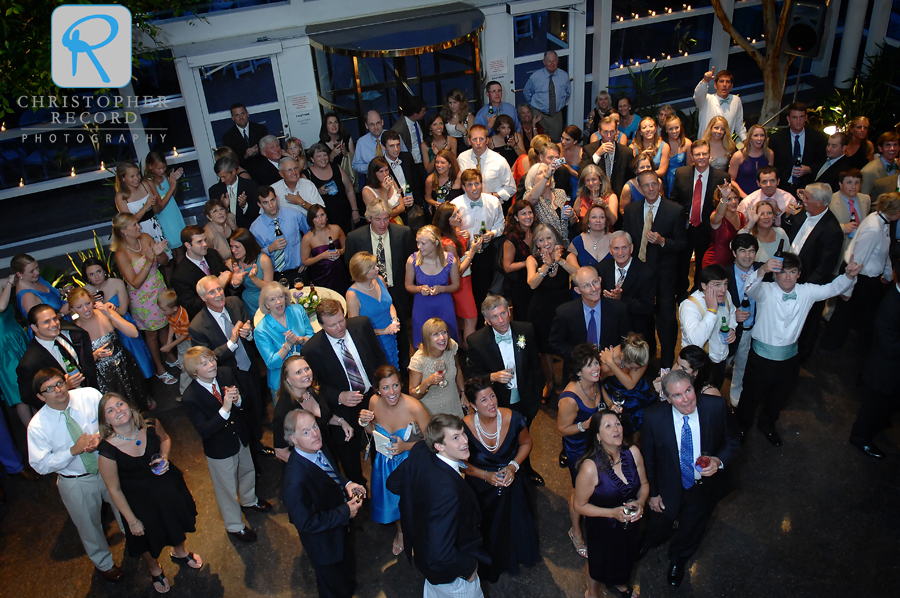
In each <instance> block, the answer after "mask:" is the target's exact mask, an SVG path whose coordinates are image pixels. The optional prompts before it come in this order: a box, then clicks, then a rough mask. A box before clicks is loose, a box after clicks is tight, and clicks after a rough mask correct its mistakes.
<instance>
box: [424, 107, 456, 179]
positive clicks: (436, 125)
mask: <svg viewBox="0 0 900 598" xmlns="http://www.w3.org/2000/svg"><path fill="white" fill-rule="evenodd" d="M420 149H421V151H422V165H423V166H425V172H427V173H428V174H431V173H432V172H434V160H435V158H437V156H438V154H439V153H441V152H442V151H445V150H446V151H448V152H450V154H451V155H452V156H453V157H454V159H455V158H456V139H454V138H453V137H451V136H449V135H447V133H446V129H445V127H444V117H443V116H441V113H440V112H437V113H435V114H432V115H431V116H430V117H428V119H426V121H425V127H423V137H422V145H421V146H420ZM457 170H458V169H457Z"/></svg>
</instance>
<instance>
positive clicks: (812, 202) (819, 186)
mask: <svg viewBox="0 0 900 598" xmlns="http://www.w3.org/2000/svg"><path fill="white" fill-rule="evenodd" d="M799 195H800V199H801V201H802V202H803V207H804V208H805V210H803V211H799V212H797V211H795V210H799V207H797V208H796V209H795V210H790V211H789V212H788V213H786V214H785V215H784V216H783V217H782V219H781V222H782V224H783V227H782V228H784V230H785V232H786V233H787V234H788V238H789V239H790V240H791V253H793V254H795V255H798V256H800V262H801V263H802V264H803V270H802V271H801V272H800V279H799V280H798V282H799V283H800V284H802V283H805V282H810V283H813V284H820V285H821V284H828V283H829V282H831V281H832V280H833V279H834V273H835V272H836V271H837V268H838V266H839V264H840V262H841V247H843V243H844V231H843V229H841V225H840V224H838V220H837V218H835V217H834V214H833V213H832V212H831V210H829V209H828V206H829V204H830V203H831V197H832V195H833V193H832V192H831V187H829V186H828V185H825V184H823V183H811V184H809V185H807V186H806V188H805V189H803V190H802V192H801V193H799ZM791 212H794V213H793V214H792V213H791ZM824 309H825V302H824V301H818V302H816V303H815V304H814V305H813V307H812V309H811V310H810V311H809V315H808V316H807V317H806V323H805V324H804V325H803V331H802V332H801V334H800V340H799V341H798V342H799V353H798V357H799V360H800V363H803V362H804V361H805V360H806V358H807V357H809V355H810V354H811V353H812V350H813V345H815V342H816V337H817V336H818V335H819V320H820V318H821V317H822V311H823V310H824Z"/></svg>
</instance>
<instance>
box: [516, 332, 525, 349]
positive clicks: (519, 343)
mask: <svg viewBox="0 0 900 598" xmlns="http://www.w3.org/2000/svg"><path fill="white" fill-rule="evenodd" d="M516 345H517V346H518V347H519V348H520V349H524V348H525V335H524V334H520V335H519V336H518V338H516Z"/></svg>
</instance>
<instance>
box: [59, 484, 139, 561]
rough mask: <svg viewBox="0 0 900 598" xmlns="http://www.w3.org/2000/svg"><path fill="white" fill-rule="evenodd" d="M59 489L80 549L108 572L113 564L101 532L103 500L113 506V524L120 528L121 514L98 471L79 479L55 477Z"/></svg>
mask: <svg viewBox="0 0 900 598" xmlns="http://www.w3.org/2000/svg"><path fill="white" fill-rule="evenodd" d="M56 486H57V488H59V496H60V497H61V498H62V501H63V504H64V505H65V506H66V510H67V511H68V512H69V517H71V518H72V523H74V524H75V528H76V529H77V530H78V536H79V537H80V538H81V543H82V544H83V545H84V551H85V552H86V553H87V555H88V558H90V559H91V561H92V562H93V563H94V566H95V567H97V569H99V570H100V571H109V570H110V569H112V568H113V567H114V566H115V562H114V561H113V557H112V554H111V553H110V552H109V544H108V543H107V541H106V534H105V533H104V532H103V523H102V522H101V521H100V510H101V509H102V508H103V503H104V502H107V503H109V505H110V506H111V507H112V508H113V514H114V515H115V517H116V523H118V524H119V528H120V529H123V530H124V529H125V528H124V527H123V525H122V517H121V515H119V510H118V509H117V508H116V505H114V504H113V502H112V499H111V498H110V496H109V490H107V489H106V484H104V483H103V478H101V477H100V474H99V473H94V474H90V475H86V476H82V477H80V478H64V477H62V476H59V478H58V479H57V482H56Z"/></svg>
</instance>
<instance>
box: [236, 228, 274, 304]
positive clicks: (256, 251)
mask: <svg viewBox="0 0 900 598" xmlns="http://www.w3.org/2000/svg"><path fill="white" fill-rule="evenodd" d="M228 244H229V245H230V246H231V255H232V257H233V258H234V259H233V261H232V264H231V268H232V269H233V270H234V272H235V273H237V274H240V273H241V272H243V273H244V274H245V276H244V290H243V291H241V299H242V300H243V302H244V307H245V308H246V310H247V315H248V316H250V317H253V315H254V314H255V313H256V310H257V309H259V292H260V291H261V290H262V288H263V287H264V286H266V284H267V283H270V282H272V281H273V280H274V279H275V267H274V266H273V265H272V258H270V257H269V256H267V255H266V254H264V253H263V252H262V248H261V247H260V246H259V243H258V242H257V241H256V237H254V236H253V234H252V233H251V232H250V231H249V230H247V229H246V228H239V229H237V230H236V231H234V234H233V235H231V238H230V239H228Z"/></svg>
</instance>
